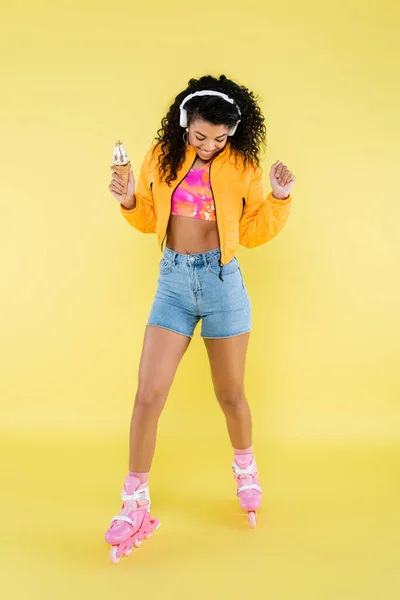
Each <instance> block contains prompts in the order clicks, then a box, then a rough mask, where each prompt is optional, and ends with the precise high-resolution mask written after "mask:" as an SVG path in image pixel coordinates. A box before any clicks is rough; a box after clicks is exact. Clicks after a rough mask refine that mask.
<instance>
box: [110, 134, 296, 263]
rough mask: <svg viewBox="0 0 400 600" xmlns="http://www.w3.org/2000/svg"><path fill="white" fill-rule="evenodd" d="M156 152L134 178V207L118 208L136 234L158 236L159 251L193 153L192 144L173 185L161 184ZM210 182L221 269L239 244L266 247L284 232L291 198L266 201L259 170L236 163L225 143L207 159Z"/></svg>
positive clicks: (155, 146) (191, 162)
mask: <svg viewBox="0 0 400 600" xmlns="http://www.w3.org/2000/svg"><path fill="white" fill-rule="evenodd" d="M157 146H158V147H157ZM153 149H155V152H154V154H153ZM160 154H161V150H160V147H159V145H157V144H155V145H153V146H152V147H151V148H150V150H149V151H148V152H147V154H146V156H145V158H144V160H143V163H142V166H141V168H140V173H139V178H138V180H136V193H135V198H136V206H135V208H133V209H131V210H127V209H126V208H124V207H123V206H122V205H121V204H120V210H121V212H122V214H123V216H124V217H125V219H126V220H127V221H128V223H130V225H132V226H133V227H135V228H136V229H138V230H139V231H141V232H143V233H156V234H157V239H158V244H159V246H160V248H161V251H162V249H163V243H164V240H165V237H166V233H167V228H168V223H169V217H170V214H171V198H172V194H173V192H174V190H175V188H177V187H178V185H179V183H180V182H181V181H182V180H183V179H184V178H185V177H186V175H187V173H188V172H189V170H190V169H191V167H192V165H193V164H194V161H195V159H196V156H197V153H196V151H195V150H194V148H192V146H188V147H187V150H186V154H185V158H184V161H183V163H182V166H181V167H180V169H179V170H178V172H177V179H176V181H173V182H172V183H171V186H169V185H168V184H167V183H165V181H160V178H159V174H158V170H157V168H156V165H157V159H158V156H159V155H160ZM210 183H211V189H212V193H213V198H214V203H215V212H216V218H217V227H218V233H219V241H220V250H221V260H220V264H221V265H224V264H227V263H228V262H230V261H231V260H232V258H233V257H234V256H235V251H236V247H237V244H241V245H242V246H245V247H246V248H254V247H255V246H260V245H261V244H265V242H268V241H269V240H271V239H272V238H273V237H275V236H276V235H277V234H278V233H279V232H280V231H281V230H282V229H283V227H284V225H285V223H286V221H287V219H288V216H289V211H290V207H291V203H292V197H291V195H289V196H288V197H287V198H285V199H284V200H278V199H276V198H274V197H273V196H272V191H271V192H270V193H269V194H268V196H267V197H266V198H265V196H264V191H263V181H262V169H261V168H260V167H257V166H256V165H255V166H254V165H253V166H250V165H248V166H247V167H244V165H243V161H242V158H241V157H240V156H238V157H237V165H235V155H234V153H233V152H232V151H231V147H230V144H229V142H228V143H227V144H226V145H225V147H224V149H223V150H222V151H221V152H220V153H219V154H217V156H216V157H215V158H214V159H212V161H211V166H210Z"/></svg>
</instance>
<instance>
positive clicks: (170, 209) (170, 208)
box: [161, 155, 197, 252]
mask: <svg viewBox="0 0 400 600" xmlns="http://www.w3.org/2000/svg"><path fill="white" fill-rule="evenodd" d="M196 158H197V155H196V156H195V157H194V161H193V162H192V164H191V165H190V169H191V168H192V167H193V165H194V163H195V162H196ZM190 169H189V171H188V172H187V173H186V174H185V177H186V175H187V174H188V173H189V172H190ZM185 177H183V178H182V179H181V180H180V182H179V183H178V185H176V186H175V188H174V190H173V191H172V194H171V200H170V207H169V216H168V222H167V228H166V230H165V235H164V238H163V241H162V242H161V252H162V251H163V243H164V241H165V238H166V237H167V232H168V225H169V220H170V218H171V212H172V196H173V195H174V193H175V190H176V188H177V187H179V186H180V185H181V183H182V181H183V180H184V179H185Z"/></svg>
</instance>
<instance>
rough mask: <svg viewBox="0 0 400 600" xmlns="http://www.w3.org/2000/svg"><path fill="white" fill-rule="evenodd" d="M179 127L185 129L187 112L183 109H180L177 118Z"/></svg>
mask: <svg viewBox="0 0 400 600" xmlns="http://www.w3.org/2000/svg"><path fill="white" fill-rule="evenodd" d="M179 125H180V126H181V127H187V112H186V110H185V109H184V108H181V114H180V117H179Z"/></svg>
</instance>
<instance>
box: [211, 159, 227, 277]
mask: <svg viewBox="0 0 400 600" xmlns="http://www.w3.org/2000/svg"><path fill="white" fill-rule="evenodd" d="M213 160H214V159H212V161H211V162H210V170H209V172H208V174H209V179H210V190H211V195H212V199H213V202H214V208H215V222H216V225H217V232H218V245H219V248H220V252H221V257H220V259H219V266H220V271H219V278H220V279H221V281H223V279H222V274H221V272H222V267H223V265H224V263H223V262H222V250H221V236H220V234H219V226H218V219H217V205H216V202H215V197H214V192H213V189H212V185H211V166H212V163H213Z"/></svg>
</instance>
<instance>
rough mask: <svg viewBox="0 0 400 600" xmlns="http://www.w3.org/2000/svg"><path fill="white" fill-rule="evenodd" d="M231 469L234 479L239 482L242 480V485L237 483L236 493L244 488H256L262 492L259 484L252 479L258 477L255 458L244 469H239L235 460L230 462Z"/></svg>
mask: <svg viewBox="0 0 400 600" xmlns="http://www.w3.org/2000/svg"><path fill="white" fill-rule="evenodd" d="M232 469H233V472H234V475H235V479H236V481H237V482H238V483H239V482H240V483H241V482H243V485H239V487H238V489H237V491H236V493H237V494H240V493H241V492H243V491H245V490H257V491H258V492H260V493H262V490H261V488H260V486H259V485H258V484H256V483H253V480H254V479H256V478H258V472H257V465H256V462H255V460H253V462H252V463H251V465H249V466H248V467H246V468H245V469H241V468H240V467H239V466H238V465H237V464H236V463H235V461H233V463H232Z"/></svg>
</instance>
